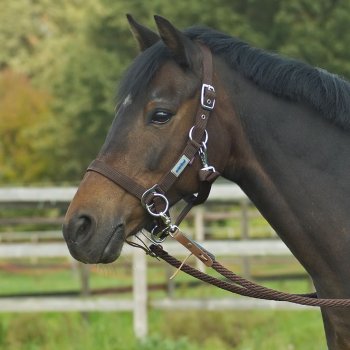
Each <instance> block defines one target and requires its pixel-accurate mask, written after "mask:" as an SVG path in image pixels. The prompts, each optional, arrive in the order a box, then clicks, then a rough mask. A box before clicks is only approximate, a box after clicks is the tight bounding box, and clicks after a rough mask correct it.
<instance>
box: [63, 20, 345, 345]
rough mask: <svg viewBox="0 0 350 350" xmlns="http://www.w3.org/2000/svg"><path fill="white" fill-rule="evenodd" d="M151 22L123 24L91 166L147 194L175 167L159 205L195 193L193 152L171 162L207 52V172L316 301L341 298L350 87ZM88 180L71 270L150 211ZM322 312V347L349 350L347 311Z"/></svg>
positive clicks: (75, 218)
mask: <svg viewBox="0 0 350 350" xmlns="http://www.w3.org/2000/svg"><path fill="white" fill-rule="evenodd" d="M154 18H155V23H156V25H157V29H158V33H156V32H154V31H152V30H151V29H149V28H147V27H145V26H143V25H141V24H139V23H138V22H136V21H135V20H134V19H133V18H132V17H131V16H130V15H128V20H129V23H130V27H131V31H132V33H133V35H134V36H135V38H136V40H137V42H138V46H139V49H140V53H139V55H138V56H137V57H136V59H135V60H134V61H133V63H132V64H131V66H130V67H129V69H128V70H127V71H126V73H125V75H124V78H123V79H122V81H121V83H120V86H119V93H118V104H117V108H116V116H115V119H114V121H113V123H112V125H111V128H110V130H109V132H108V135H107V137H106V140H105V143H104V145H103V146H102V148H101V150H100V152H99V154H98V156H97V159H98V161H99V162H101V163H103V164H106V165H107V166H108V167H109V169H110V170H111V169H112V170H111V171H113V169H115V170H116V171H118V172H119V173H121V174H124V175H125V176H124V178H126V179H133V182H131V184H134V185H135V186H136V187H137V186H138V187H140V188H145V189H149V188H152V187H153V186H154V184H157V183H158V182H159V181H161V179H162V178H163V177H164V174H166V173H168V172H169V169H172V170H174V164H175V165H177V167H178V168H179V169H180V172H181V174H178V176H176V178H175V179H174V181H173V182H172V185H171V186H170V188H169V189H167V191H166V194H165V195H164V196H165V197H166V200H167V201H168V203H167V204H169V206H172V205H173V204H175V203H176V202H178V201H179V200H180V199H182V198H185V197H186V196H189V195H191V194H194V193H197V192H198V191H199V186H200V180H199V177H198V171H199V169H200V168H202V166H203V165H202V161H201V159H200V157H199V156H198V152H197V153H196V154H195V155H194V156H193V157H192V159H185V158H183V159H182V162H180V163H179V156H180V155H181V154H182V153H181V152H182V151H183V148H184V147H185V145H186V143H188V140H189V130H191V128H192V126H193V125H194V119H195V117H194V116H195V115H196V111H197V109H198V103H199V101H200V100H201V98H202V99H203V88H202V90H201V86H202V80H203V79H202V77H203V74H204V72H203V64H202V63H203V59H204V58H203V49H201V48H203V47H205V48H206V49H207V50H209V51H210V53H211V55H212V69H213V72H212V80H213V83H212V85H213V87H215V108H213V109H212V110H211V112H210V114H211V115H210V118H209V120H207V125H206V127H205V133H202V134H201V135H200V138H205V140H203V141H201V142H200V144H201V145H202V146H203V145H204V141H205V146H206V147H205V148H206V156H207V163H209V164H210V165H211V166H212V167H214V168H215V170H216V171H217V172H218V173H220V174H221V176H223V177H224V178H226V179H228V180H230V181H232V182H235V183H236V184H238V185H239V186H240V187H241V189H242V190H243V191H244V192H245V193H246V194H247V196H248V197H249V198H250V199H251V201H252V202H253V203H254V204H255V206H256V207H257V208H258V210H259V211H260V212H261V213H262V215H263V216H264V217H265V218H266V219H267V221H268V222H269V223H270V225H271V226H272V227H273V228H274V229H275V230H276V232H277V233H278V235H279V237H280V238H281V239H282V240H283V241H284V242H285V243H286V244H287V246H288V247H289V249H290V250H291V252H292V253H293V254H294V256H295V257H296V258H297V259H298V260H299V262H300V263H301V264H302V265H303V266H304V268H305V269H306V271H307V272H308V273H309V274H310V276H311V278H312V280H313V283H314V286H315V289H316V292H317V295H318V297H320V298H350V278H349V277H350V270H349V266H350V234H349V233H350V215H349V213H348V209H349V208H350V181H349V179H348V174H349V173H350V157H349V150H350V137H349V136H350V135H349V129H350V84H349V82H348V81H346V79H344V78H342V77H340V76H337V75H335V74H331V73H328V72H326V71H325V70H323V69H320V68H316V67H313V66H310V65H308V64H306V63H303V62H301V61H298V60H295V59H290V58H287V57H282V56H280V55H277V54H275V53H270V52H267V51H265V50H262V49H259V48H255V47H252V46H251V45H249V44H247V43H245V42H243V41H241V40H239V39H237V38H235V37H231V36H229V35H226V34H223V33H221V32H218V31H216V30H213V29H210V28H207V27H199V26H195V27H191V28H189V29H186V30H184V31H180V30H179V29H177V28H176V27H175V26H174V25H173V24H171V23H170V22H169V21H168V20H167V19H165V18H163V17H160V16H155V17H154ZM210 88H211V86H210V85H209V90H210ZM205 98H206V97H205ZM204 104H205V102H204ZM207 107H208V106H207ZM212 107H213V106H212ZM202 146H200V148H199V151H201V150H203V147H202ZM92 170H93V169H90V171H88V172H87V173H86V174H85V176H84V178H83V180H82V181H81V183H80V185H79V188H78V191H77V193H76V194H75V196H74V198H73V200H72V202H71V204H70V206H69V208H68V210H67V214H66V217H65V222H64V225H63V234H64V238H65V240H66V242H67V245H68V248H69V250H70V253H71V254H72V256H73V257H74V258H76V259H77V260H80V261H82V262H84V263H109V262H112V261H114V260H116V259H117V258H118V257H119V255H120V253H121V250H122V246H123V244H124V242H125V241H126V240H127V239H128V237H130V236H133V235H134V234H136V233H137V232H138V231H140V230H141V229H142V228H143V227H145V226H147V225H149V224H150V222H151V221H152V220H153V218H152V216H151V215H149V213H150V210H152V209H150V207H149V206H146V209H147V210H145V207H144V206H143V205H142V203H141V202H142V201H140V200H139V198H137V196H136V195H135V194H133V193H130V191H128V190H127V189H126V188H125V187H126V186H120V185H116V183H115V182H113V181H111V180H110V178H108V176H104V175H103V174H101V173H99V172H98V171H92ZM175 174H176V171H175ZM129 185H130V184H129ZM130 186H131V185H130ZM130 186H129V187H130ZM131 187H133V186H131ZM159 196H161V195H160V194H159ZM164 211H165V209H164ZM321 313H322V317H323V322H324V329H325V334H326V338H327V344H328V348H329V349H332V350H334V349H350V310H349V309H348V308H346V307H345V308H340V307H335V308H327V307H322V308H321Z"/></svg>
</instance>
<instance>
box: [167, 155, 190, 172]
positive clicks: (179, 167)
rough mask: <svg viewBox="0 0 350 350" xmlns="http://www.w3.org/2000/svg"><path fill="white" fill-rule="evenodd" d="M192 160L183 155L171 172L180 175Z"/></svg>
mask: <svg viewBox="0 0 350 350" xmlns="http://www.w3.org/2000/svg"><path fill="white" fill-rule="evenodd" d="M189 162H190V160H189V159H188V158H187V157H186V156H185V155H183V156H182V157H181V158H180V159H179V161H178V162H177V163H176V164H175V166H174V167H173V168H172V169H171V172H172V173H173V174H174V175H175V176H176V177H178V176H179V175H180V174H181V173H182V172H183V171H184V170H185V168H186V166H187V164H188V163H189Z"/></svg>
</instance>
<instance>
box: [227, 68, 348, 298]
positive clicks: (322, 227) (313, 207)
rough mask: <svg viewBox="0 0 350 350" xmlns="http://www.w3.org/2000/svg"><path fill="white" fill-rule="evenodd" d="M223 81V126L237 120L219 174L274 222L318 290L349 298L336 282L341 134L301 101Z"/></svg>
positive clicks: (341, 272) (342, 260)
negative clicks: (227, 114)
mask: <svg viewBox="0 0 350 350" xmlns="http://www.w3.org/2000/svg"><path fill="white" fill-rule="evenodd" d="M226 76H228V75H226ZM226 79H228V78H226ZM230 79H231V82H230V83H231V84H234V85H235V88H234V89H231V90H230V96H231V102H232V104H233V105H234V109H235V111H236V116H235V118H231V124H232V123H233V122H235V123H236V124H237V120H238V122H239V124H240V126H241V131H240V132H239V135H234V137H232V140H233V141H232V142H233V145H232V146H231V148H232V149H239V150H240V154H239V155H238V159H239V164H238V163H237V159H236V160H234V159H233V158H237V154H236V155H235V157H233V158H232V159H231V162H229V165H228V166H227V167H226V169H225V172H224V175H226V176H227V177H228V178H230V179H231V180H235V181H236V182H237V183H238V184H239V185H240V187H241V188H242V189H243V190H244V191H245V192H246V194H247V195H248V196H249V197H250V199H251V200H252V201H253V202H254V204H255V205H256V206H257V208H258V209H259V210H260V211H261V213H262V214H263V215H264V216H265V218H266V219H267V220H268V222H269V223H270V224H271V226H272V227H274V228H275V230H276V232H277V233H278V235H279V236H280V237H281V239H282V240H283V241H284V242H285V243H286V244H287V245H288V247H289V248H290V249H291V251H292V253H293V254H294V255H295V256H296V258H297V259H298V260H299V261H300V262H301V263H302V265H303V266H304V267H305V268H306V270H307V271H308V272H309V273H310V275H311V276H312V278H313V280H314V283H315V286H316V288H317V290H318V292H319V293H320V295H323V296H325V297H350V283H348V282H344V279H346V280H349V275H350V271H349V268H348V266H349V264H350V254H349V252H350V215H348V213H347V209H348V208H349V207H350V181H348V174H349V173H350V157H348V156H347V152H348V149H349V147H350V138H349V135H348V133H347V132H345V131H344V130H342V129H341V128H339V127H337V126H335V125H332V124H331V123H329V122H328V121H326V119H325V118H324V117H323V116H320V115H318V113H316V112H315V111H313V110H311V109H309V108H308V107H307V106H303V105H300V104H297V103H294V102H289V101H286V100H283V99H281V98H277V97H275V96H273V95H271V94H268V93H266V92H264V91H262V90H260V89H258V88H257V87H256V86H255V85H254V84H252V83H250V82H248V81H246V80H245V79H243V78H241V77H239V75H237V74H234V75H232V74H231V78H230ZM233 79H234V82H233ZM226 83H228V81H226ZM231 86H232V85H231ZM232 119H236V120H235V121H233V120H232ZM226 122H228V123H230V122H229V121H226ZM228 129H229V128H228ZM231 130H232V128H231ZM239 143H240V144H239ZM242 143H244V147H242Z"/></svg>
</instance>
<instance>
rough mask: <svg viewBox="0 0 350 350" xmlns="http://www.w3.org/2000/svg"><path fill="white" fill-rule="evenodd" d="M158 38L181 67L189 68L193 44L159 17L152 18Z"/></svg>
mask: <svg viewBox="0 0 350 350" xmlns="http://www.w3.org/2000/svg"><path fill="white" fill-rule="evenodd" d="M154 20H155V22H156V24H157V27H158V31H159V34H160V37H161V38H162V40H163V42H164V43H165V45H166V46H167V47H168V48H169V49H170V51H171V52H172V54H173V56H174V58H175V60H176V61H177V63H179V64H180V65H181V66H186V67H188V66H190V65H191V63H190V59H189V57H191V53H193V52H192V51H194V50H193V47H194V45H193V43H192V41H191V40H190V39H189V38H187V37H186V36H185V35H184V34H183V33H181V32H180V31H179V30H178V29H176V28H175V27H174V26H173V25H172V24H171V23H170V22H169V21H168V20H167V19H165V18H163V17H161V16H157V15H156V16H154Z"/></svg>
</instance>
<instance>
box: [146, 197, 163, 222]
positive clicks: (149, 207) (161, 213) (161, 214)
mask: <svg viewBox="0 0 350 350" xmlns="http://www.w3.org/2000/svg"><path fill="white" fill-rule="evenodd" d="M152 195H153V197H159V198H161V199H163V201H164V203H165V208H164V210H163V211H161V212H160V213H156V212H154V211H152V208H153V207H154V205H153V204H146V205H145V208H146V210H147V211H148V213H149V214H150V215H152V216H154V217H156V218H159V217H162V218H163V217H167V215H166V213H167V211H168V209H169V201H168V199H167V198H166V197H165V196H164V195H163V194H161V193H157V192H154V193H152Z"/></svg>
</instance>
